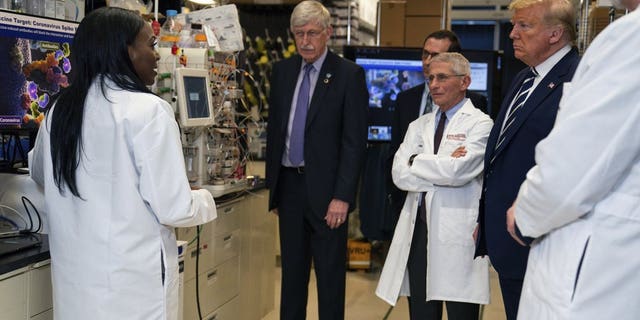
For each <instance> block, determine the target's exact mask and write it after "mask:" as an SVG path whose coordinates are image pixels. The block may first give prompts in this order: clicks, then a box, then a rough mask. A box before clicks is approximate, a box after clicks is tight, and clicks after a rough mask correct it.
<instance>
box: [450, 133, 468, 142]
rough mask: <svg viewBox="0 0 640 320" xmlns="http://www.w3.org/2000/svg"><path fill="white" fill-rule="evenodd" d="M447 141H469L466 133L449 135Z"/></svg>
mask: <svg viewBox="0 0 640 320" xmlns="http://www.w3.org/2000/svg"><path fill="white" fill-rule="evenodd" d="M447 140H454V141H465V140H467V134H466V133H453V134H448V135H447Z"/></svg>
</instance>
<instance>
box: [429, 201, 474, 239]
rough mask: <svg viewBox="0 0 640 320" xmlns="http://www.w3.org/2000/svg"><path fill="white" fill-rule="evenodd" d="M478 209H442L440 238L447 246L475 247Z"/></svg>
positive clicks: (439, 228) (439, 224)
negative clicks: (474, 232)
mask: <svg viewBox="0 0 640 320" xmlns="http://www.w3.org/2000/svg"><path fill="white" fill-rule="evenodd" d="M477 217H478V210H477V209H468V208H446V207H443V208H440V217H439V222H438V238H439V239H440V241H441V242H443V243H445V244H453V245H461V246H473V245H474V243H473V229H474V228H475V225H476V218H477Z"/></svg>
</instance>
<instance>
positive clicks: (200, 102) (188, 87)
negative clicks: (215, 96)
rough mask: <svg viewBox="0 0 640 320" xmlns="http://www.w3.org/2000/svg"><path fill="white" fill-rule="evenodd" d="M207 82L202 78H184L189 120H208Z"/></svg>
mask: <svg viewBox="0 0 640 320" xmlns="http://www.w3.org/2000/svg"><path fill="white" fill-rule="evenodd" d="M206 81H207V80H206V79H205V78H202V77H184V88H185V98H186V99H187V101H186V102H187V113H188V116H189V118H208V117H210V116H211V114H210V113H209V106H208V103H207V100H208V97H207V86H208V83H207V82H206Z"/></svg>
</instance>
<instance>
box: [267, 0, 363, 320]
mask: <svg viewBox="0 0 640 320" xmlns="http://www.w3.org/2000/svg"><path fill="white" fill-rule="evenodd" d="M330 19H331V15H330V14H329V11H328V10H327V9H326V8H325V7H324V6H323V5H322V4H320V2H317V1H302V2H300V3H299V4H298V5H297V6H296V7H295V8H294V10H293V13H292V14H291V31H292V33H293V35H294V37H295V41H296V46H297V49H298V54H299V55H297V56H294V57H291V58H289V59H286V60H282V61H280V62H278V63H276V64H275V65H274V66H273V72H272V79H271V94H270V98H269V99H270V101H269V107H270V109H269V122H268V130H267V159H266V162H267V163H266V176H267V186H268V188H269V191H270V197H269V209H270V210H273V211H274V212H275V213H276V214H278V220H279V228H280V229H279V230H280V251H281V258H282V290H281V302H280V318H281V319H292V320H300V319H305V317H306V310H307V307H306V305H307V291H308V283H309V274H310V270H311V261H313V264H314V268H315V272H316V278H317V285H318V309H319V310H318V311H319V312H318V314H319V318H320V319H343V318H344V302H345V281H346V266H345V265H346V256H347V213H348V212H350V211H351V210H353V209H354V207H355V195H356V189H357V186H358V178H359V174H360V169H361V164H362V163H363V160H364V153H365V148H366V142H367V109H368V105H369V102H368V101H369V100H368V91H367V87H366V83H365V78H364V70H363V69H362V68H361V67H359V66H357V65H356V64H354V63H352V62H349V61H347V60H344V59H342V58H340V57H338V56H337V55H335V54H334V53H332V52H331V51H329V50H328V48H327V42H328V41H329V38H330V36H331V33H332V28H331V25H330Z"/></svg>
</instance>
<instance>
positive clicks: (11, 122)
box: [0, 11, 78, 129]
mask: <svg viewBox="0 0 640 320" xmlns="http://www.w3.org/2000/svg"><path fill="white" fill-rule="evenodd" d="M77 26H78V24H77V23H75V22H71V21H63V20H56V19H49V18H44V17H37V16H30V15H25V14H19V13H14V12H7V11H0V84H1V85H0V128H1V127H15V128H34V129H35V128H37V127H39V125H40V122H41V121H42V119H43V118H44V111H46V110H47V108H49V107H50V106H51V104H52V102H53V99H54V98H55V96H56V95H57V94H58V93H59V92H60V90H61V89H63V88H66V87H68V86H69V74H70V73H71V72H72V70H73V66H72V65H71V62H70V60H69V55H70V54H71V51H70V50H71V42H72V40H73V36H74V34H75V31H76V28H77Z"/></svg>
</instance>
